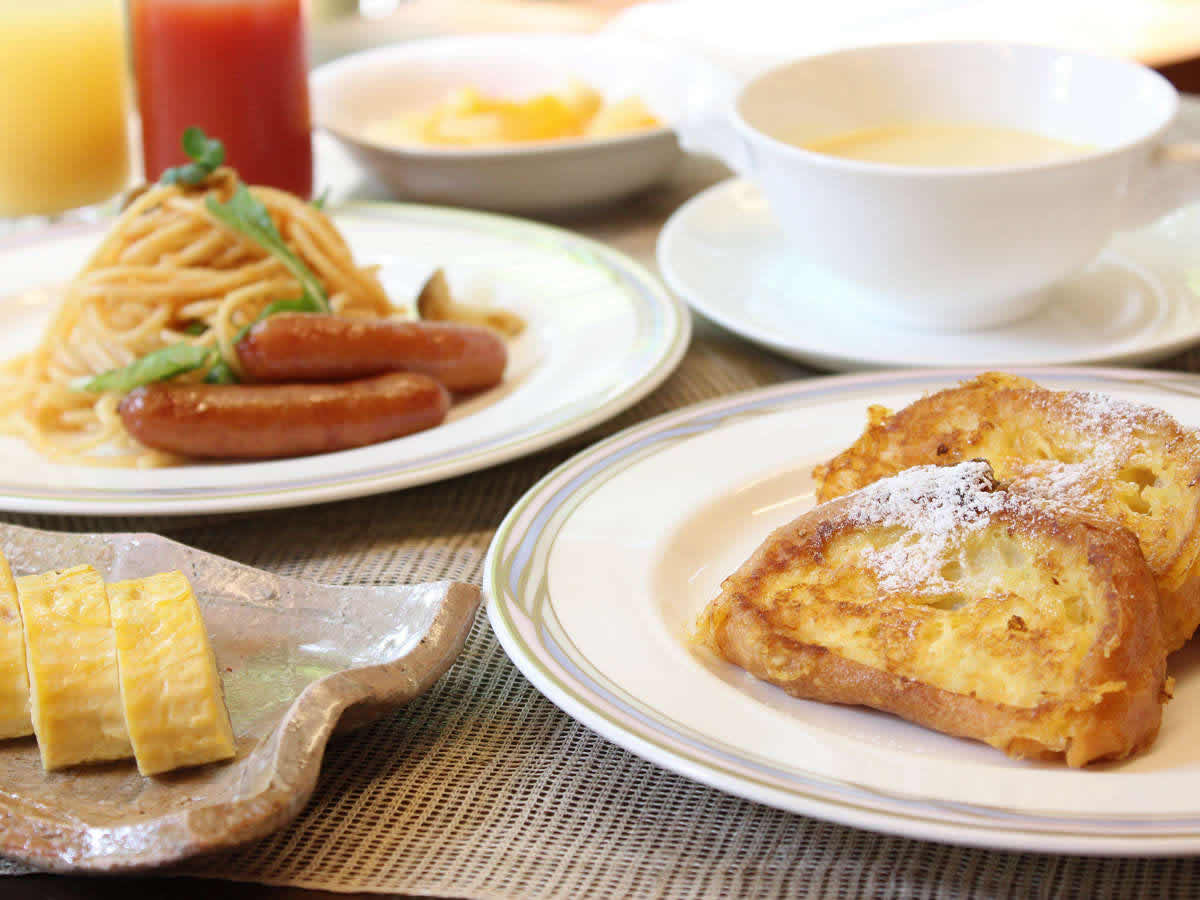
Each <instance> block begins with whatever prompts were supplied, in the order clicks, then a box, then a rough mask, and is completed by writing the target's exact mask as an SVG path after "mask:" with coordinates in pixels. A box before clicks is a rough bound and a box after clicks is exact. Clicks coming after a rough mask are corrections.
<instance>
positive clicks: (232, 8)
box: [130, 0, 312, 198]
mask: <svg viewBox="0 0 1200 900" xmlns="http://www.w3.org/2000/svg"><path fill="white" fill-rule="evenodd" d="M130 16H131V26H132V30H133V46H134V57H135V65H136V70H137V85H138V104H139V106H140V110H141V118H142V150H143V154H144V160H145V168H146V178H147V179H148V180H156V179H157V178H158V177H159V175H161V174H162V171H163V169H165V168H167V167H169V166H175V165H179V164H181V163H183V162H186V161H187V160H186V158H185V156H184V153H183V149H182V147H181V146H180V143H179V142H180V137H181V136H182V134H183V131H184V129H185V128H187V127H188V126H189V125H198V126H200V127H201V128H203V129H204V131H205V132H207V133H208V135H209V137H216V138H220V139H221V140H222V141H224V143H225V151H226V155H225V159H226V162H228V163H229V164H230V165H232V166H233V167H234V168H236V169H237V170H238V173H239V175H240V176H241V178H242V180H243V181H244V182H246V183H247V184H267V185H271V186H273V187H278V188H282V189H284V190H287V191H291V192H292V193H294V194H298V195H300V196H301V197H305V198H307V197H309V196H311V194H312V125H311V120H310V117H309V106H308V65H307V57H306V51H305V43H304V25H303V20H302V18H301V10H300V0H131V3H130Z"/></svg>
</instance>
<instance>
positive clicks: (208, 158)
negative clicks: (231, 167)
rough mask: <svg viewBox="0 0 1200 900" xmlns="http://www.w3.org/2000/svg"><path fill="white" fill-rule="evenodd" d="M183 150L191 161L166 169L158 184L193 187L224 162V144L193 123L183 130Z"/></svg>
mask: <svg viewBox="0 0 1200 900" xmlns="http://www.w3.org/2000/svg"><path fill="white" fill-rule="evenodd" d="M183 152H184V153H186V154H187V155H188V158H189V159H190V160H191V162H190V163H186V164H184V165H182V166H175V167H174V168H171V169H167V170H166V171H165V172H163V173H162V177H161V178H159V179H158V180H159V183H160V184H186V185H188V186H190V187H194V186H196V185H198V184H200V183H201V182H203V181H204V179H206V178H208V176H209V175H211V174H212V173H213V172H215V171H216V170H217V168H218V167H219V166H220V165H221V164H222V163H223V162H225V145H224V144H222V143H221V142H220V141H219V140H217V139H216V138H210V137H209V136H208V135H206V134H205V133H204V132H203V131H201V130H200V129H199V128H197V127H195V126H194V125H193V126H192V127H191V128H188V129H186V130H185V131H184V132H183Z"/></svg>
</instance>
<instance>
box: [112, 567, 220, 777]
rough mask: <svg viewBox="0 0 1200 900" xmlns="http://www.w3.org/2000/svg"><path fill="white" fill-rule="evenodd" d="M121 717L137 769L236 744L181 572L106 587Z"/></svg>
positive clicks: (184, 762)
mask: <svg viewBox="0 0 1200 900" xmlns="http://www.w3.org/2000/svg"><path fill="white" fill-rule="evenodd" d="M108 597H109V602H110V604H111V606H112V617H113V627H114V629H115V630H116V635H117V655H118V658H119V660H120V671H121V698H122V701H123V703H124V705H125V722H126V724H127V725H128V728H129V737H130V739H131V740H132V742H133V750H134V755H135V756H136V757H137V766H138V771H139V772H141V773H142V774H143V775H157V774H159V773H161V772H167V771H169V770H171V769H177V768H180V767H181V766H196V765H200V764H201V763H208V762H215V761H217V760H221V759H229V758H230V757H231V756H233V755H234V752H235V750H236V743H235V741H234V737H233V727H232V726H231V724H230V722H229V713H228V711H227V710H226V708H225V701H224V698H223V696H222V694H221V677H220V675H219V674H218V672H217V662H216V657H215V656H214V655H213V651H212V647H211V645H210V644H209V642H208V633H207V632H206V631H205V628H204V620H203V619H202V618H201V617H200V607H199V605H198V604H197V603H196V595H195V594H194V593H193V592H192V588H191V585H189V584H188V581H187V578H185V577H184V575H183V573H182V572H164V573H162V574H159V575H151V576H150V577H149V578H139V579H136V580H133V581H119V582H116V583H115V584H110V585H109V586H108Z"/></svg>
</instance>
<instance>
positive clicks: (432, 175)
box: [312, 34, 716, 213]
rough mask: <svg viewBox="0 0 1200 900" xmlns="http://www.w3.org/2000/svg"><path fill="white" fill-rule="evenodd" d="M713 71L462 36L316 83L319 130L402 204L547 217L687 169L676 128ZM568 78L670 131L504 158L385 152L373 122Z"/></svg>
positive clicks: (611, 45)
mask: <svg viewBox="0 0 1200 900" xmlns="http://www.w3.org/2000/svg"><path fill="white" fill-rule="evenodd" d="M714 77H716V76H715V75H714V74H713V73H712V72H711V70H710V69H709V68H708V67H706V66H705V65H703V64H702V63H699V62H698V61H695V60H691V59H688V58H686V57H683V56H681V55H679V54H677V53H674V52H672V51H670V50H667V49H664V48H663V47H662V46H661V45H655V44H647V43H643V42H641V41H637V40H634V39H629V38H620V37H612V36H606V35H583V34H494V35H463V36H457V37H445V38H431V39H428V40H420V41H410V42H407V43H404V44H399V45H396V46H390V47H381V48H377V49H373V50H367V51H363V52H361V53H355V54H352V55H350V56H347V57H343V58H341V59H338V60H336V61H334V62H331V63H326V64H325V65H323V66H321V67H320V68H318V69H317V70H316V71H315V72H314V73H313V78H312V90H313V115H314V118H315V120H316V121H317V123H318V124H319V125H320V126H321V127H322V128H324V129H325V130H326V131H328V132H329V133H330V134H331V135H333V136H334V137H335V138H337V140H338V141H340V142H341V143H342V145H343V146H344V147H345V148H346V149H347V150H348V151H349V152H350V153H351V155H353V156H354V158H355V159H357V160H358V162H359V163H360V164H362V165H363V166H365V167H366V168H367V169H369V170H370V171H371V172H372V173H373V174H374V175H375V177H376V178H378V179H379V180H380V181H382V182H383V183H384V184H386V185H387V186H388V188H389V189H390V190H391V191H392V192H393V194H394V195H395V196H397V197H401V198H409V199H416V200H423V201H426V202H432V203H454V204H459V205H463V206H471V207H475V208H483V209H499V210H504V211H507V212H522V213H533V212H537V213H545V212H552V211H555V212H561V211H564V210H569V209H574V208H578V207H583V206H588V205H592V204H596V203H601V202H606V201H611V200H614V199H616V198H618V197H622V196H625V195H627V194H630V193H633V192H635V191H638V190H640V189H642V188H645V187H647V186H649V185H650V184H652V183H654V182H655V181H657V180H659V179H660V178H662V177H663V176H664V175H665V174H666V173H667V172H668V171H669V170H670V169H671V167H672V166H673V165H674V164H675V163H676V162H678V160H679V156H680V152H679V145H678V143H677V142H676V140H675V135H674V133H673V131H672V130H671V128H670V127H669V125H670V123H672V122H675V121H678V120H679V119H681V118H682V117H683V116H684V115H685V113H686V112H687V111H688V110H689V109H690V108H693V107H697V106H699V105H701V103H702V102H703V97H704V96H707V93H706V92H709V93H710V92H711V91H713V90H715V88H714V87H713V82H712V79H713V78H714ZM571 78H576V79H579V80H580V81H582V82H584V83H585V84H588V85H590V86H591V87H593V88H595V89H596V90H598V91H599V92H600V93H602V94H604V95H605V97H606V98H607V99H609V100H619V99H622V98H624V97H628V96H637V97H640V98H641V99H642V100H643V101H645V102H646V104H647V105H648V106H649V107H650V109H651V110H652V111H653V112H654V114H655V115H656V116H658V118H659V119H661V120H662V121H663V122H665V123H667V125H664V126H663V127H661V128H654V129H649V130H647V131H642V132H636V133H633V134H626V135H617V136H613V137H607V138H576V139H569V140H561V141H546V142H539V143H529V144H513V145H506V146H495V147H465V148H459V147H423V146H404V145H398V144H395V145H393V144H384V143H380V142H378V141H375V140H372V139H370V138H368V137H366V136H365V134H364V128H365V126H366V125H367V124H368V123H369V122H371V121H373V120H376V119H380V118H387V117H390V116H394V115H396V114H397V113H403V112H408V111H412V110H418V109H422V108H426V107H429V106H431V105H433V104H435V103H439V102H441V101H442V100H443V99H444V98H445V97H446V95H447V94H448V93H449V92H450V91H452V90H455V89H459V88H463V87H469V86H470V87H475V88H477V89H479V90H480V91H483V92H484V93H486V94H489V95H499V96H503V97H512V98H524V97H529V96H531V95H534V94H539V93H545V92H548V91H556V90H560V89H562V88H563V87H565V86H566V84H567V82H568V80H569V79H571Z"/></svg>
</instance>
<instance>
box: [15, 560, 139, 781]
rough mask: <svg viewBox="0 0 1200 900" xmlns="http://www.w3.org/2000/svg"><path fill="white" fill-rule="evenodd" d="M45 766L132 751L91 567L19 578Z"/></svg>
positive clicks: (104, 604) (113, 650) (112, 643)
mask: <svg viewBox="0 0 1200 900" xmlns="http://www.w3.org/2000/svg"><path fill="white" fill-rule="evenodd" d="M17 599H18V601H19V602H20V605H21V619H22V623H23V625H24V635H25V652H26V657H27V660H28V664H29V695H30V709H31V713H32V718H33V731H34V734H36V735H37V740H38V749H39V750H40V751H41V754H42V767H43V768H45V769H46V770H48V771H49V770H53V769H61V768H64V767H66V766H73V765H76V764H78V763H88V762H103V761H105V760H112V759H125V758H126V757H129V756H132V755H133V747H132V746H131V745H130V743H129V734H128V732H127V731H126V730H125V712H124V710H123V709H122V707H121V686H120V680H119V678H118V676H117V643H116V636H115V635H114V633H113V628H112V620H111V618H110V617H109V611H108V594H107V592H106V591H105V588H104V580H103V579H102V578H101V577H100V575H99V573H97V572H96V570H95V569H93V568H92V567H91V566H75V567H74V568H71V569H64V570H62V571H60V572H46V573H43V574H41V575H29V576H26V577H24V578H18V579H17Z"/></svg>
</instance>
